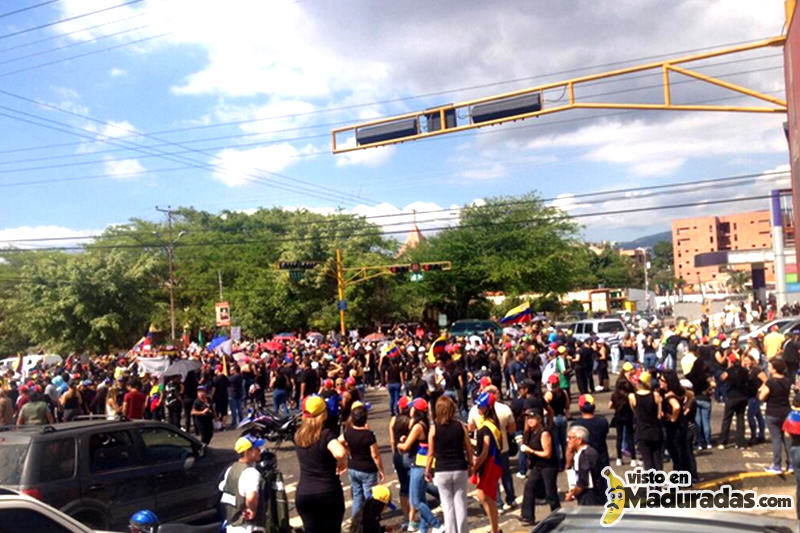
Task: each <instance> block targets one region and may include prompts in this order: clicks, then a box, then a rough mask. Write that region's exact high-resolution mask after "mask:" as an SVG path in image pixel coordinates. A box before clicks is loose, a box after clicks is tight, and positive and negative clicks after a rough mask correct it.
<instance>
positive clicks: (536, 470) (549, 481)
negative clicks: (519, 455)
mask: <svg viewBox="0 0 800 533" xmlns="http://www.w3.org/2000/svg"><path fill="white" fill-rule="evenodd" d="M557 480H558V468H557V467H555V466H545V467H542V466H535V465H534V467H533V469H532V470H531V473H530V474H529V475H528V480H527V481H526V482H525V492H524V493H523V496H522V519H523V520H529V521H531V522H533V521H535V520H536V513H535V509H536V486H537V484H539V483H542V484H543V485H544V494H545V499H546V500H547V502H548V503H549V504H550V510H551V511H555V510H556V509H558V508H559V507H561V503H560V502H559V501H558V485H557V483H556V482H557Z"/></svg>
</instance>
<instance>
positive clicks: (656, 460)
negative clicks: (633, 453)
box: [628, 372, 664, 470]
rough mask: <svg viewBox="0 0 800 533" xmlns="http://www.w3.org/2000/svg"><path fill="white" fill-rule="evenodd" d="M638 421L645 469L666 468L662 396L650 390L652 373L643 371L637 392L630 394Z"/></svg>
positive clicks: (640, 447) (630, 400) (637, 439)
mask: <svg viewBox="0 0 800 533" xmlns="http://www.w3.org/2000/svg"><path fill="white" fill-rule="evenodd" d="M628 401H629V402H630V404H631V408H632V409H633V417H634V420H635V422H636V441H637V443H638V444H639V452H640V453H641V455H642V464H643V466H644V469H645V470H650V469H651V468H652V469H656V470H663V469H664V456H663V453H664V430H663V427H662V426H661V396H660V395H659V394H658V392H653V391H651V390H650V373H649V372H642V373H641V374H640V375H639V379H638V381H637V385H636V392H635V393H631V394H629V395H628Z"/></svg>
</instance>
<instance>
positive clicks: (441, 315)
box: [439, 313, 447, 328]
mask: <svg viewBox="0 0 800 533" xmlns="http://www.w3.org/2000/svg"><path fill="white" fill-rule="evenodd" d="M439 327H440V328H446V327H447V315H446V314H444V313H439Z"/></svg>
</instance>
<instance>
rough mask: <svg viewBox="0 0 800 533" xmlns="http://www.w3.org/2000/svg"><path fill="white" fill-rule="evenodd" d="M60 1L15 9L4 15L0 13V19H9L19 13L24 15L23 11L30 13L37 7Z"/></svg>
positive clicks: (50, 1) (51, 0) (55, 0)
mask: <svg viewBox="0 0 800 533" xmlns="http://www.w3.org/2000/svg"><path fill="white" fill-rule="evenodd" d="M60 1H61V0H47V2H40V3H38V4H33V5H32V6H28V7H23V8H20V9H15V10H14V11H7V12H6V13H0V19H2V18H5V17H10V16H12V15H17V14H19V13H24V12H25V11H30V10H31V9H36V8H37V7H44V6H46V5H50V4H55V3H56V2H60Z"/></svg>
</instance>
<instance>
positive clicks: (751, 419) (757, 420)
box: [747, 396, 783, 440]
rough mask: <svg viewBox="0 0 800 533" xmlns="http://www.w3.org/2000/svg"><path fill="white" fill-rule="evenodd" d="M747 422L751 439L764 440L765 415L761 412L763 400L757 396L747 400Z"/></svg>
mask: <svg viewBox="0 0 800 533" xmlns="http://www.w3.org/2000/svg"><path fill="white" fill-rule="evenodd" d="M781 422H783V420H781ZM747 424H748V425H749V426H750V438H751V439H758V440H764V415H762V414H761V402H760V401H758V398H756V397H755V396H753V397H752V398H749V399H748V400H747Z"/></svg>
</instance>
